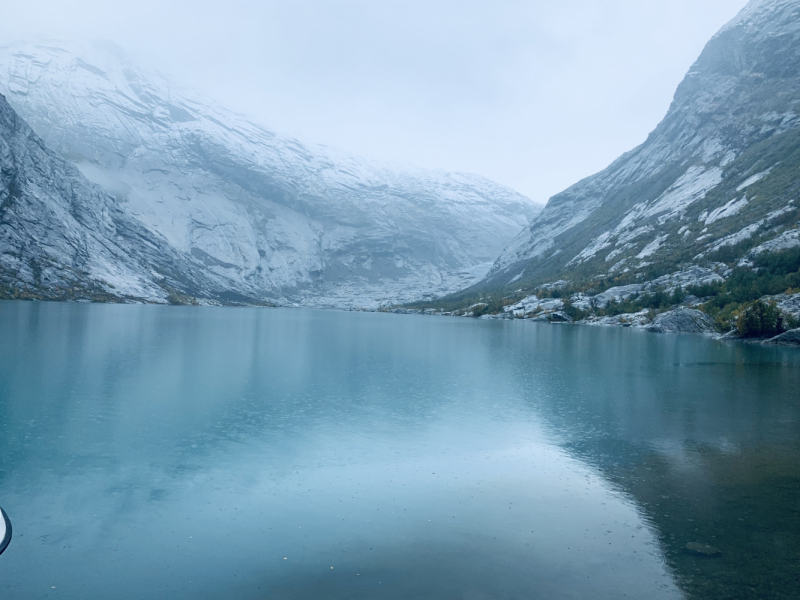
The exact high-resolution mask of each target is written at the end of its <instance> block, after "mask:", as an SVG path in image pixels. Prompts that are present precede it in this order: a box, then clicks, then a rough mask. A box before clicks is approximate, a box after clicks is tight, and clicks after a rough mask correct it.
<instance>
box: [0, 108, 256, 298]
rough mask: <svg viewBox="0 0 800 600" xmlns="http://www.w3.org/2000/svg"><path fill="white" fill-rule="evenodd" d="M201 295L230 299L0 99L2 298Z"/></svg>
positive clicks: (217, 285)
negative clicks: (49, 146) (201, 292)
mask: <svg viewBox="0 0 800 600" xmlns="http://www.w3.org/2000/svg"><path fill="white" fill-rule="evenodd" d="M201 289H203V290H206V291H207V293H208V294H209V295H211V296H216V297H219V296H220V295H221V294H224V293H225V291H224V289H223V288H222V287H221V286H220V285H219V282H217V281H215V280H214V279H213V278H208V277H205V276H204V275H203V274H202V273H196V272H195V271H194V269H193V267H192V265H190V264H188V263H187V262H186V261H185V260H184V259H183V257H182V256H181V255H180V254H179V253H176V252H175V251H174V250H173V249H172V248H171V247H170V245H169V244H168V243H167V242H166V240H164V239H163V238H162V237H160V236H158V235H155V234H153V233H152V232H151V231H148V230H147V228H145V227H144V226H142V225H141V223H139V222H138V221H136V220H135V219H132V218H130V217H129V216H128V215H127V214H126V212H125V211H124V210H122V209H121V208H120V206H119V202H118V201H117V200H116V199H115V198H113V197H111V196H109V195H108V194H106V193H104V192H103V191H102V190H100V189H99V188H97V187H96V186H94V185H92V184H91V183H89V182H88V181H87V180H86V179H85V178H84V177H83V175H81V173H80V172H79V171H78V169H77V168H76V167H74V166H73V165H71V164H69V163H67V162H66V161H64V160H62V159H61V158H59V157H58V156H56V155H55V154H54V153H53V152H51V151H50V150H48V149H47V147H46V146H45V144H44V142H43V141H42V140H41V138H39V137H38V136H37V135H36V134H35V133H34V132H33V131H32V130H31V128H30V127H28V125H27V124H26V123H25V122H24V121H23V120H22V119H21V118H20V117H19V116H18V115H17V114H16V113H15V112H14V110H13V109H12V108H11V107H10V106H9V105H8V103H7V102H6V100H5V98H4V97H3V96H0V293H2V296H4V297H14V296H21V297H35V298H43V299H52V300H62V299H95V300H114V299H119V300H148V301H154V302H165V301H167V300H168V298H169V296H170V294H171V293H172V294H174V293H175V292H176V291H178V292H184V293H190V294H191V293H195V292H198V291H199V290H201ZM242 300H247V299H245V298H242Z"/></svg>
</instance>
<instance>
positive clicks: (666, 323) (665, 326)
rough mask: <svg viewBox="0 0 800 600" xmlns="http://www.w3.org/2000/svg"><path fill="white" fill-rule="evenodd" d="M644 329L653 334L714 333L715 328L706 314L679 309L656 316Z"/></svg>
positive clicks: (695, 310) (690, 309) (684, 308)
mask: <svg viewBox="0 0 800 600" xmlns="http://www.w3.org/2000/svg"><path fill="white" fill-rule="evenodd" d="M645 329H647V330H648V331H652V332H653V333H716V329H717V328H716V324H715V323H714V320H713V319H712V318H711V317H709V316H708V315H707V314H706V313H704V312H702V311H700V310H697V309H694V308H686V307H680V308H676V309H675V310H671V311H669V312H665V313H662V314H660V315H658V316H657V317H656V318H655V319H653V322H652V323H651V324H650V325H648V326H647V327H645Z"/></svg>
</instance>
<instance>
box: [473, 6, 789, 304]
mask: <svg viewBox="0 0 800 600" xmlns="http://www.w3.org/2000/svg"><path fill="white" fill-rule="evenodd" d="M798 192H800V0H754V1H752V2H750V3H749V4H748V5H747V6H746V7H745V8H744V10H743V11H742V12H741V13H740V14H739V15H738V16H737V17H736V18H735V19H734V20H733V21H732V22H730V23H729V24H727V25H726V26H725V27H724V28H723V29H722V30H721V31H720V32H719V33H718V34H717V35H715V36H714V38H713V39H712V40H711V41H710V42H709V43H708V45H707V46H706V47H705V49H704V50H703V52H702V54H701V56H700V58H699V59H698V60H697V62H696V63H695V64H694V65H693V66H692V68H691V70H690V71H689V73H688V75H686V78H685V79H684V80H683V82H682V83H681V84H680V87H679V88H678V90H677V92H676V94H675V98H674V101H673V102H672V105H671V107H670V109H669V112H668V114H667V116H666V117H665V119H664V120H663V121H662V122H661V123H660V124H659V125H658V127H657V128H656V129H655V131H653V133H651V134H650V136H649V137H648V138H647V140H646V141H645V142H644V143H643V144H642V145H641V146H639V147H638V148H636V149H634V150H632V151H631V152H628V153H627V154H625V155H623V156H622V157H620V158H619V159H618V160H617V161H615V162H614V163H613V164H612V165H611V166H609V167H608V168H607V169H605V170H604V171H602V172H601V173H598V174H597V175H594V176H592V177H589V178H587V179H584V180H583V181H581V182H579V183H578V184H576V185H574V186H573V187H571V188H569V189H568V190H566V191H564V192H562V193H560V194H558V195H556V196H554V197H553V198H551V199H550V201H549V202H548V203H547V206H546V207H545V209H544V210H543V211H542V212H541V213H540V214H539V215H538V216H537V217H536V218H534V219H533V221H532V222H531V224H530V226H529V227H527V228H525V229H524V230H523V232H522V233H520V235H519V236H517V237H516V238H515V239H514V241H513V242H511V243H510V244H509V245H508V246H507V247H506V248H505V249H504V250H503V252H502V253H501V254H500V256H499V258H498V259H497V261H496V262H495V263H494V265H493V267H492V269H491V271H490V272H489V274H488V275H487V277H486V278H485V279H484V280H483V281H482V282H480V283H479V284H478V285H477V286H475V287H474V288H472V289H471V290H469V291H468V292H465V293H464V294H462V297H468V296H470V295H473V296H474V294H479V293H484V292H489V291H493V292H494V293H495V294H498V295H502V294H510V295H514V294H517V295H520V294H524V292H525V291H526V290H527V291H532V290H535V289H536V288H537V287H538V286H541V285H542V284H547V283H552V282H556V281H561V282H563V284H562V287H565V286H571V287H572V288H573V290H574V291H577V290H578V289H583V288H591V287H594V288H595V291H596V290H597V289H598V288H602V287H604V286H607V285H612V284H616V285H622V284H626V283H627V284H630V283H636V282H639V283H641V282H645V281H650V280H654V279H656V278H658V277H661V276H665V275H667V274H669V273H675V272H679V271H681V270H682V269H683V270H685V269H687V268H689V267H708V268H713V269H719V263H721V262H722V263H727V264H728V266H729V267H736V266H738V267H742V268H744V267H746V266H747V265H748V264H749V265H751V266H752V264H753V262H752V259H753V257H754V256H756V255H758V254H760V253H761V252H762V251H774V250H779V249H785V248H790V247H796V246H800V231H799V230H798V229H797V224H798V214H799V213H798ZM722 270H723V271H725V269H722ZM727 270H728V271H730V269H727ZM593 282H595V283H596V282H601V283H602V285H595V283H593Z"/></svg>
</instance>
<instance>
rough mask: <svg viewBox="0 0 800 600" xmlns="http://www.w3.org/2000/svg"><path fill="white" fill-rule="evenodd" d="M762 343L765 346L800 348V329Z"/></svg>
mask: <svg viewBox="0 0 800 600" xmlns="http://www.w3.org/2000/svg"><path fill="white" fill-rule="evenodd" d="M762 343H763V344H764V345H765V346H800V329H792V330H791V331H786V332H784V333H782V334H780V335H778V336H775V337H774V338H772V339H770V340H766V341H765V342H762Z"/></svg>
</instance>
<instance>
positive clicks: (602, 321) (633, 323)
mask: <svg viewBox="0 0 800 600" xmlns="http://www.w3.org/2000/svg"><path fill="white" fill-rule="evenodd" d="M650 319H651V316H650V311H648V310H643V311H640V312H637V313H624V314H621V315H615V316H613V317H597V316H592V317H588V318H586V319H583V320H582V321H578V324H579V325H594V326H596V327H620V326H622V327H644V326H645V325H647V324H648V323H649V322H650Z"/></svg>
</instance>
